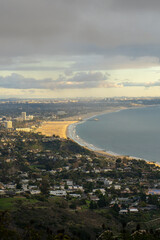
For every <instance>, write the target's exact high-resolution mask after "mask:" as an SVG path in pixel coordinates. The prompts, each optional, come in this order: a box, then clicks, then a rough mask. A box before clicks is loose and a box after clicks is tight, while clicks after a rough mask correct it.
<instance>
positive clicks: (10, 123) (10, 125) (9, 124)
mask: <svg viewBox="0 0 160 240" xmlns="http://www.w3.org/2000/svg"><path fill="white" fill-rule="evenodd" d="M33 118H34V116H33V115H28V116H27V115H26V112H22V113H21V116H20V117H17V118H15V119H14V120H16V121H29V120H33ZM0 120H1V122H2V123H3V125H4V127H5V128H6V129H12V128H13V121H12V119H11V118H8V119H7V118H6V117H3V118H1V119H0Z"/></svg>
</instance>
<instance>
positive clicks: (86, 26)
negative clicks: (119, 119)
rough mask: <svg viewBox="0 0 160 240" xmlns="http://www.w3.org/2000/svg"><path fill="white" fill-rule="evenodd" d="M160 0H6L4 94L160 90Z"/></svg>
mask: <svg viewBox="0 0 160 240" xmlns="http://www.w3.org/2000/svg"><path fill="white" fill-rule="evenodd" d="M159 23H160V1H159V0H134V1H131V0H32V1H31V0H27V1H26V0H5V1H4V0H0V98H11V97H14V98H15V97H17V98H57V97H60V98H63V97H65V98H66V97H72V98H75V97H116V96H128V97H148V96H153V97H160V62H159V58H160V27H159Z"/></svg>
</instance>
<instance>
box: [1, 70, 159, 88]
mask: <svg viewBox="0 0 160 240" xmlns="http://www.w3.org/2000/svg"><path fill="white" fill-rule="evenodd" d="M109 77H110V75H109V74H107V73H106V74H102V73H101V72H81V73H77V74H75V75H74V76H73V77H67V76H65V75H64V76H59V77H58V78H57V79H55V80H53V79H49V78H48V79H41V80H40V79H35V78H25V77H23V76H22V75H19V74H11V75H10V76H6V77H2V76H0V87H1V88H11V89H49V90H55V89H61V90H62V89H90V88H123V87H147V88H148V87H155V86H160V80H157V81H154V82H146V83H145V82H132V81H121V82H120V81H114V82H113V81H110V79H109Z"/></svg>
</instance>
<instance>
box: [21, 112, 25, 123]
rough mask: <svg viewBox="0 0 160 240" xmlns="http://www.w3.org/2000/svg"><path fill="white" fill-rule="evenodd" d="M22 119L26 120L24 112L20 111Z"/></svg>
mask: <svg viewBox="0 0 160 240" xmlns="http://www.w3.org/2000/svg"><path fill="white" fill-rule="evenodd" d="M21 116H22V119H23V120H24V121H25V120H26V112H22V115H21Z"/></svg>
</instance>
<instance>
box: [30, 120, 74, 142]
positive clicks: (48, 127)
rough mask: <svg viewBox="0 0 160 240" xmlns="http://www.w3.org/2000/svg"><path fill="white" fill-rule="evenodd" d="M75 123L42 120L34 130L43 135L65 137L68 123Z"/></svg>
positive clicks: (70, 122) (71, 122)
mask: <svg viewBox="0 0 160 240" xmlns="http://www.w3.org/2000/svg"><path fill="white" fill-rule="evenodd" d="M73 123H76V121H51V122H43V123H42V125H41V126H40V127H39V128H37V129H36V130H35V132H36V133H37V132H40V133H41V134H43V135H45V136H49V137H51V136H53V134H54V135H56V136H59V137H61V138H67V128H68V126H69V125H71V124H73Z"/></svg>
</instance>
